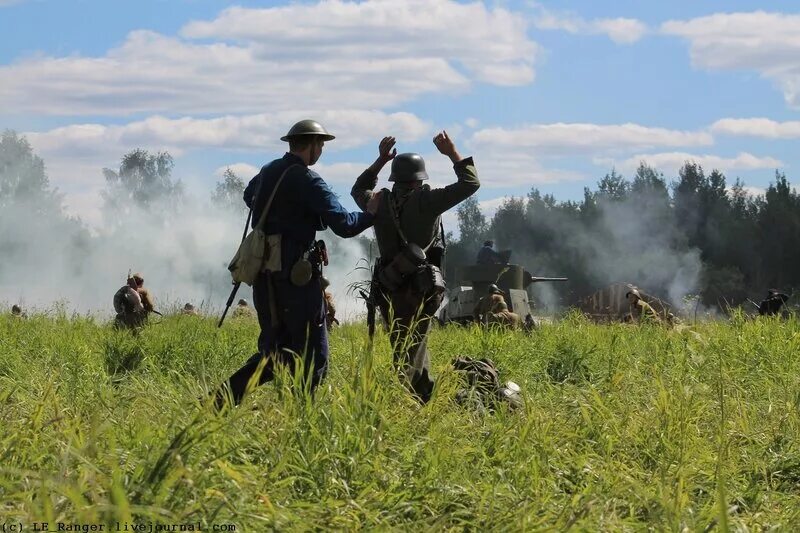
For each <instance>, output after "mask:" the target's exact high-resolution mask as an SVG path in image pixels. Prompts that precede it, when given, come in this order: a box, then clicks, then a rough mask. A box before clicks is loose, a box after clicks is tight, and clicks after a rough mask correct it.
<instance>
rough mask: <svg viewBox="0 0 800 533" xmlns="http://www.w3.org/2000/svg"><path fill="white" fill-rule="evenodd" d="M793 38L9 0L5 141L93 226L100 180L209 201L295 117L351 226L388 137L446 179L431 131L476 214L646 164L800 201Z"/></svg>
mask: <svg viewBox="0 0 800 533" xmlns="http://www.w3.org/2000/svg"><path fill="white" fill-rule="evenodd" d="M798 36H800V15H798V14H797V8H796V7H794V6H793V5H792V4H790V2H788V1H784V2H778V1H774V2H755V1H750V2H746V1H726V2H721V1H704V2H696V1H695V2H689V1H683V2H641V1H632V0H630V1H618V2H614V3H613V4H612V3H606V2H595V1H589V0H583V1H562V2H532V1H522V2H520V1H505V2H456V1H454V0H424V1H423V0H410V1H407V2H397V1H396V0H393V1H388V0H370V1H364V2H358V3H355V2H342V1H337V2H291V3H289V2H254V1H251V2H237V3H235V4H233V3H228V2H222V1H218V0H217V1H211V0H170V1H166V0H160V1H156V0H149V1H138V2H108V1H88V0H87V1H80V0H75V1H64V0H17V1H11V2H9V1H8V0H0V40H1V42H2V46H0V127H2V128H13V129H15V130H17V131H20V132H24V133H26V134H27V135H28V137H29V139H30V140H31V143H32V144H33V146H34V148H35V149H36V150H37V152H38V153H39V154H40V155H41V156H42V157H43V158H44V159H45V162H46V163H47V165H48V173H49V176H50V178H51V181H52V183H53V184H54V185H56V186H57V187H59V189H61V190H62V191H63V192H64V193H65V195H66V196H65V202H66V204H67V206H68V208H69V209H70V210H71V211H72V212H75V213H76V214H80V215H81V216H82V217H83V218H84V219H85V220H87V222H89V223H94V224H97V223H99V222H100V218H99V216H100V215H99V213H100V211H99V206H100V197H99V191H100V190H101V189H102V187H103V178H102V173H101V169H102V167H104V166H106V167H114V166H115V165H116V164H117V162H118V160H119V158H120V156H121V155H122V154H123V153H125V152H126V151H128V150H130V149H133V148H136V147H139V146H141V147H145V148H148V149H167V150H170V152H171V153H173V154H174V155H175V156H176V168H175V175H176V176H177V177H180V178H181V179H183V180H184V182H185V183H186V184H187V186H188V188H189V190H190V191H192V192H193V193H194V194H197V195H199V196H201V197H202V196H203V195H206V196H207V195H208V194H209V193H210V190H211V189H212V188H213V185H214V183H215V181H217V180H218V179H219V174H220V172H221V169H224V168H225V167H226V166H228V165H231V166H232V168H234V169H235V170H237V172H239V173H241V175H242V176H243V177H245V178H249V177H250V175H249V174H251V173H252V172H253V169H254V168H256V167H258V166H260V165H261V164H263V163H265V162H267V161H269V160H270V159H272V158H274V157H277V156H279V155H280V154H281V149H282V148H283V146H282V144H281V143H280V141H278V140H277V138H278V137H280V135H281V134H282V133H284V132H285V130H286V129H287V128H288V127H289V126H290V125H291V123H292V122H294V121H295V120H298V119H300V118H304V117H306V116H313V117H315V118H318V119H320V120H321V121H322V122H323V123H324V124H325V125H326V126H327V127H328V128H329V129H330V130H331V131H333V133H335V134H337V135H338V136H339V138H338V139H337V140H336V141H334V142H333V143H331V144H330V146H329V149H327V150H326V153H325V154H324V155H323V159H322V161H321V164H320V165H319V169H318V170H319V172H320V173H321V174H322V176H323V177H324V178H326V179H327V180H328V181H329V183H331V185H332V186H333V187H334V189H335V190H336V191H337V192H339V193H340V195H341V196H342V198H343V200H344V201H345V203H346V204H347V205H348V206H350V207H352V202H350V201H349V195H348V191H349V185H350V183H351V182H352V180H353V179H355V177H356V176H357V175H358V173H359V172H360V170H361V169H363V167H364V166H366V165H368V164H369V163H370V162H371V161H372V160H373V159H374V156H375V152H376V146H377V142H378V141H379V140H380V137H381V136H382V135H389V134H391V135H395V136H396V137H398V139H399V148H400V150H401V151H417V152H419V153H421V154H422V155H423V156H425V157H426V160H427V161H428V164H429V167H430V170H431V174H432V175H433V177H434V182H436V183H439V184H444V183H446V182H447V181H448V180H450V179H451V176H452V173H451V171H450V169H449V165H448V163H447V161H446V159H445V158H443V157H442V156H440V155H438V154H436V153H435V152H434V150H433V146H432V144H431V143H430V138H431V137H432V136H433V135H434V134H435V133H436V131H437V130H438V129H441V128H447V129H448V131H449V132H450V133H451V134H452V136H453V137H454V139H455V140H456V143H457V145H458V146H459V148H460V149H461V151H462V153H464V154H465V155H467V154H470V155H473V156H474V157H475V161H476V165H477V167H478V171H479V174H480V175H481V178H482V180H483V182H484V186H483V187H482V188H481V190H480V191H479V193H478V196H479V200H481V202H482V205H484V207H486V208H487V209H488V210H491V209H492V208H494V207H496V206H497V205H499V203H500V202H501V201H502V198H504V197H505V196H508V195H523V194H525V193H526V192H527V191H528V190H530V188H531V187H532V186H535V187H538V188H539V189H540V190H541V191H543V192H546V193H552V194H554V195H555V196H556V197H557V198H559V199H577V198H579V197H580V196H581V195H582V190H583V188H584V187H586V186H590V187H593V186H594V184H595V183H596V182H597V180H598V179H599V178H601V177H602V176H603V175H604V174H605V173H606V172H608V171H609V170H610V169H611V168H612V167H616V168H617V170H618V171H620V172H621V173H622V174H623V175H626V176H630V175H631V173H632V170H633V168H634V167H635V166H636V164H637V163H638V161H639V160H641V159H644V160H645V161H647V162H649V163H650V164H651V165H653V166H655V167H656V168H658V169H659V170H661V171H662V172H663V173H664V174H665V175H666V176H667V177H668V178H671V177H673V176H675V174H676V170H677V168H678V167H679V166H680V164H681V163H682V162H683V161H684V160H686V159H687V158H692V159H694V160H696V161H698V162H700V163H701V164H703V165H704V166H705V167H707V168H708V169H710V168H713V167H718V168H721V169H722V170H723V171H724V172H725V174H726V176H728V178H729V182H730V183H732V182H733V180H734V179H735V178H736V177H740V178H742V179H743V180H744V181H745V182H746V183H747V185H748V186H751V187H753V191H754V192H756V193H757V192H758V190H759V189H763V188H764V187H766V186H767V184H768V183H769V181H770V180H771V179H772V178H773V176H774V171H775V169H776V168H779V169H781V170H783V171H785V172H786V174H787V176H788V177H789V178H790V181H793V182H795V183H796V182H797V179H796V178H795V177H794V173H795V172H796V171H797V169H796V167H797V164H798V156H797V155H796V154H797V149H796V142H797V139H798V138H800V122H798V118H797V115H798V109H800V37H798ZM387 170H388V169H387ZM385 173H386V174H388V172H385ZM449 222H450V224H452V223H453V217H452V215H451V216H450V217H449Z"/></svg>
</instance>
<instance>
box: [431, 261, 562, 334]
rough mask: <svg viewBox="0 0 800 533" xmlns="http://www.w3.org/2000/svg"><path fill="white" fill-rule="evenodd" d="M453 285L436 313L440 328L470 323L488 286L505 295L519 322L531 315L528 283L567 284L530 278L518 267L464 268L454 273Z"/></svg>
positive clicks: (476, 266)
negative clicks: (492, 285)
mask: <svg viewBox="0 0 800 533" xmlns="http://www.w3.org/2000/svg"><path fill="white" fill-rule="evenodd" d="M455 278H456V284H455V286H454V287H452V288H450V289H449V290H448V291H447V298H446V299H445V303H444V304H443V306H442V308H441V309H440V311H439V321H440V322H441V323H443V324H446V323H449V322H456V323H459V324H466V323H469V322H472V321H473V320H474V317H473V315H472V313H473V311H474V309H475V305H476V304H477V303H478V301H479V300H480V299H481V298H482V297H483V296H486V295H487V294H488V293H489V285H491V284H493V283H494V284H495V285H497V287H498V288H500V289H501V290H502V291H503V292H504V293H505V300H506V304H508V308H509V311H511V312H513V313H516V314H518V315H519V316H520V317H521V318H522V319H523V320H524V319H525V317H527V316H528V315H532V314H533V302H531V301H530V299H529V298H528V291H527V288H528V286H529V285H530V284H531V283H537V282H542V281H567V278H542V277H536V276H533V275H531V273H530V272H528V271H527V270H525V269H524V268H523V267H521V266H520V265H513V264H506V265H501V264H496V265H464V266H460V267H456V269H455Z"/></svg>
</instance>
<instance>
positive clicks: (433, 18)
mask: <svg viewBox="0 0 800 533" xmlns="http://www.w3.org/2000/svg"><path fill="white" fill-rule="evenodd" d="M298 20H302V21H303V23H302V24H297V21H298ZM182 35H183V36H184V37H183V38H181V37H172V36H165V35H161V34H158V33H155V32H152V31H144V30H139V31H134V32H131V33H130V34H129V35H128V36H127V39H126V40H125V42H124V43H123V44H122V45H121V46H120V47H118V48H115V49H112V50H109V51H108V52H107V53H106V54H105V55H103V56H100V57H82V56H69V57H37V58H29V59H23V60H20V61H18V62H16V63H14V64H10V65H6V66H2V67H0V79H3V83H2V84H1V85H0V101H3V103H4V104H5V105H6V106H7V107H8V108H9V109H14V110H15V111H17V112H22V113H24V112H32V113H37V114H58V115H81V114H94V115H98V114H108V115H117V116H118V115H121V114H130V113H158V112H161V113H166V112H168V113H180V114H188V113H258V112H263V111H264V110H267V109H268V110H270V111H272V112H276V111H282V110H296V109H298V108H312V109H340V108H347V109H349V108H353V107H357V108H359V109H383V108H387V107H390V106H391V107H395V106H397V104H399V103H401V102H405V101H409V100H413V99H415V98H417V97H419V96H420V95H422V94H425V93H431V92H435V93H453V92H462V91H464V90H466V89H467V88H468V87H469V85H470V83H471V81H472V80H479V81H484V82H488V83H493V84H495V85H520V84H526V83H530V82H531V81H532V80H533V77H534V69H533V65H534V61H535V58H536V55H537V52H538V46H537V45H536V43H534V42H533V41H531V40H530V39H528V37H527V34H526V28H525V24H524V22H522V21H521V17H519V16H515V15H514V13H512V12H510V11H507V10H505V9H501V8H494V9H489V8H487V7H486V6H484V4H483V3H481V2H473V3H469V4H461V3H457V2H454V1H452V0H412V1H408V2H394V1H387V0H371V1H366V2H360V3H355V2H341V1H330V0H323V1H320V2H318V3H315V4H293V5H289V6H285V7H275V8H268V9H244V8H238V7H236V8H229V9H226V10H225V11H223V12H222V13H221V14H220V16H219V17H218V18H216V19H215V20H212V21H206V22H192V23H190V24H188V25H187V26H186V27H185V28H184V29H183V30H182ZM193 39H203V41H197V40H193ZM218 39H225V40H226V42H220V41H219V40H218Z"/></svg>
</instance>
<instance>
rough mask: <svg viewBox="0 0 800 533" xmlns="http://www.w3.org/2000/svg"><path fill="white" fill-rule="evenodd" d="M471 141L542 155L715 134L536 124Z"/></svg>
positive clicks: (677, 142)
mask: <svg viewBox="0 0 800 533" xmlns="http://www.w3.org/2000/svg"><path fill="white" fill-rule="evenodd" d="M470 142H471V145H472V146H474V147H475V148H476V151H477V149H478V147H480V149H481V150H480V151H482V152H492V151H496V150H498V149H500V150H507V151H510V152H511V151H513V152H518V151H519V150H533V151H534V152H536V153H537V154H540V155H547V154H550V155H553V154H566V153H569V154H593V153H599V152H609V151H612V152H613V151H621V150H632V149H642V148H649V147H657V146H703V145H710V144H713V138H712V137H711V135H710V134H709V133H707V132H703V131H697V132H692V131H680V130H670V129H665V128H651V127H647V126H641V125H638V124H630V123H628V124H612V125H601V124H585V123H572V124H565V123H556V124H533V125H527V126H521V127H517V128H502V127H494V128H485V129H482V130H479V131H477V132H475V134H474V135H473V137H472V139H471V141H470Z"/></svg>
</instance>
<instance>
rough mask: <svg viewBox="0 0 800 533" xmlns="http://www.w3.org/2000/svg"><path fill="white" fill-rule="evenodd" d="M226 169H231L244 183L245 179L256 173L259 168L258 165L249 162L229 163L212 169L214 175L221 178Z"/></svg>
mask: <svg viewBox="0 0 800 533" xmlns="http://www.w3.org/2000/svg"><path fill="white" fill-rule="evenodd" d="M228 169H231V171H232V172H233V173H234V174H236V175H237V176H239V177H240V178H242V179H243V180H244V181H245V183H246V182H247V180H249V179H250V178H252V177H253V176H255V175H256V174H258V172H259V171H260V170H261V169H260V168H259V167H257V166H255V165H251V164H250V163H231V164H229V165H225V166H223V167H219V168H218V169H217V170H215V171H214V175H215V176H217V177H219V178H221V177H222V176H223V175H224V174H225V171H226V170H228Z"/></svg>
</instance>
